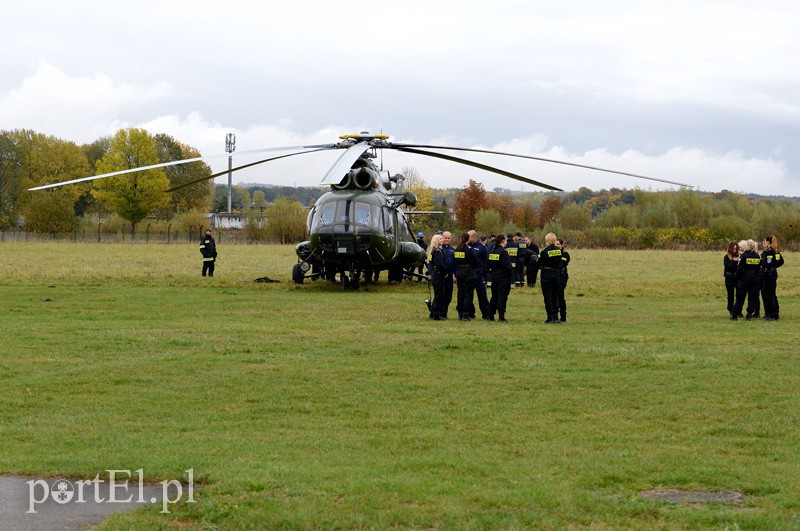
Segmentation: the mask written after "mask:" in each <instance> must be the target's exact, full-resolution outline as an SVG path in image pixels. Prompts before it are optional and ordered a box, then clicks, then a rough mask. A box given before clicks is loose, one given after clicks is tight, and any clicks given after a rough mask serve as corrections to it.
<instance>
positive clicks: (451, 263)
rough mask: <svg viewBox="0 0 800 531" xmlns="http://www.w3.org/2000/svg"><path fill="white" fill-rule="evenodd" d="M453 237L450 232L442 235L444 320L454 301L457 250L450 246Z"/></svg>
mask: <svg viewBox="0 0 800 531" xmlns="http://www.w3.org/2000/svg"><path fill="white" fill-rule="evenodd" d="M452 239H453V235H452V234H451V233H450V231H444V232H443V233H442V254H443V255H444V272H445V277H444V295H443V297H442V319H447V311H448V310H449V309H450V303H451V302H452V301H453V275H454V274H455V272H456V261H455V257H454V256H453V255H454V253H455V249H454V248H453V246H452V245H450V241H451V240H452Z"/></svg>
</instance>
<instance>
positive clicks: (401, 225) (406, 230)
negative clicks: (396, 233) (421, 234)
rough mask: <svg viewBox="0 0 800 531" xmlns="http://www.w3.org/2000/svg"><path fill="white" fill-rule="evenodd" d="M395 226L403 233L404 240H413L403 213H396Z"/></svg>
mask: <svg viewBox="0 0 800 531" xmlns="http://www.w3.org/2000/svg"><path fill="white" fill-rule="evenodd" d="M397 224H398V225H397V226H398V227H399V228H400V231H401V232H402V233H403V239H404V240H411V241H414V240H415V238H414V236H413V235H412V233H411V229H410V228H409V226H408V220H406V216H405V214H403V213H402V212H399V211H398V213H397Z"/></svg>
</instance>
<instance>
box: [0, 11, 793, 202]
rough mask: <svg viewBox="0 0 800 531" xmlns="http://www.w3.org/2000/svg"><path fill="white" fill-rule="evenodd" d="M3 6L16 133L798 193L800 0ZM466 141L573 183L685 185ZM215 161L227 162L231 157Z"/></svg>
mask: <svg viewBox="0 0 800 531" xmlns="http://www.w3.org/2000/svg"><path fill="white" fill-rule="evenodd" d="M273 4H276V5H273ZM3 19H4V22H5V23H4V25H3V26H4V27H3V31H2V32H1V33H0V49H2V50H3V53H2V54H0V71H2V72H3V75H2V76H0V129H6V130H9V129H18V128H25V129H33V130H35V131H37V132H42V133H46V134H52V135H55V136H57V137H59V138H63V139H66V140H72V141H75V142H77V143H85V142H91V141H94V140H96V139H97V138H99V137H101V136H106V135H111V134H113V133H114V132H116V131H117V130H118V129H119V128H121V127H143V128H145V129H147V130H148V131H150V132H151V133H153V134H155V133H167V134H170V135H172V136H173V137H175V138H176V139H177V140H179V141H181V142H184V143H186V144H189V145H191V146H194V147H196V148H198V149H199V150H200V151H201V153H202V154H203V155H211V154H219V153H224V147H225V135H226V134H227V133H229V132H233V133H235V134H236V140H237V152H241V151H245V150H250V149H257V148H262V147H274V146H293V145H298V144H308V143H315V144H316V143H327V142H334V141H336V140H337V137H338V135H340V134H344V133H352V132H358V131H362V130H368V131H371V132H379V131H383V132H384V133H385V134H389V135H391V136H392V140H394V141H397V142H418V143H437V144H441V143H448V144H449V145H457V146H463V147H482V148H486V149H496V150H500V151H513V152H517V153H524V154H529V155H537V156H543V157H549V158H556V159H562V160H567V161H571V162H577V163H582V164H588V165H594V166H601V167H609V168H613V169H618V170H621V171H625V172H631V173H637V174H644V175H650V176H653V177H658V178H663V179H669V180H675V181H680V182H685V183H689V184H692V185H695V186H696V187H697V188H698V189H700V190H704V191H720V190H723V189H728V190H734V191H739V192H755V193H761V194H771V195H778V194H785V195H794V196H800V134H799V133H800V68H798V59H797V57H798V56H799V55H800V31H797V28H800V2H796V1H795V0H786V1H772V0H763V1H758V2H756V1H752V2H750V1H737V0H724V1H722V0H720V1H703V0H691V1H683V0H669V1H663V2H661V1H651V2H644V1H641V2H640V1H620V0H604V1H602V2H599V1H596V0H592V1H556V0H553V1H539V0H520V1H516V0H514V1H512V0H494V1H492V2H489V1H481V2H475V1H471V0H459V1H449V0H447V1H441V0H428V1H425V2H423V1H417V0H410V1H408V0H404V1H400V2H397V1H385V0H382V1H381V0H377V1H376V0H373V1H371V2H360V1H331V0H327V1H324V2H322V1H316V0H310V1H309V0H305V1H303V2H279V3H275V2H255V1H252V2H248V1H241V0H239V1H237V0H228V1H226V2H207V1H203V0H192V1H183V0H180V1H179V0H161V1H158V2H154V1H150V0H137V1H136V2H124V3H119V4H118V3H117V2H109V1H107V0H103V1H100V0H98V1H86V0H71V1H69V2H62V1H60V0H59V1H38V0H29V1H28V2H14V3H9V2H6V3H5V5H4V6H3ZM336 156H338V153H336V152H328V153H324V154H317V155H305V156H303V157H295V158H293V159H289V161H286V162H277V163H273V164H272V165H266V166H264V167H263V169H260V170H257V171H253V170H250V171H248V172H240V174H234V182H242V181H244V182H271V183H276V184H292V185H306V186H310V185H315V184H316V183H318V182H319V180H320V178H321V177H322V175H323V174H324V173H325V171H326V170H327V168H328V166H329V165H330V164H331V163H332V162H333V160H335V158H336ZM459 156H465V157H467V155H463V154H459ZM468 157H469V158H472V159H473V160H477V161H479V162H482V163H485V164H490V165H495V166H499V167H502V168H504V169H507V170H510V171H516V172H518V173H521V174H522V175H525V176H528V177H531V178H533V179H537V180H541V181H545V182H548V183H550V184H554V185H556V186H559V187H561V188H564V189H565V190H575V189H577V188H579V187H580V186H588V187H589V188H592V189H595V190H597V189H600V188H610V187H614V186H616V187H620V188H634V187H640V188H643V189H664V188H670V187H668V186H663V185H658V184H655V183H652V182H650V181H641V180H637V179H633V178H630V177H624V176H619V175H610V174H603V173H596V172H591V171H588V170H568V169H565V168H563V167H560V166H556V165H552V164H545V163H541V162H532V161H529V162H520V161H519V160H515V159H502V158H497V157H494V156H478V155H475V156H473V155H469V156H468ZM253 160H255V159H253V158H252V157H245V156H240V157H237V158H235V159H234V163H235V164H236V163H246V162H252V161H253ZM210 164H211V166H212V168H213V169H214V170H221V169H224V168H226V167H227V161H226V159H225V158H224V157H223V158H222V159H214V160H213V161H211V162H210ZM406 166H411V167H414V168H416V169H417V170H418V171H419V173H420V174H421V175H422V177H423V178H425V180H426V181H427V182H428V183H429V184H430V185H431V186H434V187H437V188H441V187H455V186H458V187H460V186H464V185H465V184H466V181H467V179H470V178H474V179H476V180H478V181H481V182H483V183H484V185H485V186H486V188H487V189H490V190H491V189H492V188H494V187H497V186H500V187H507V188H512V189H516V190H528V191H532V190H537V188H535V187H533V186H529V185H521V184H520V183H517V182H516V181H510V180H508V179H505V178H503V177H500V176H495V175H493V174H487V173H484V172H481V171H479V170H475V169H471V168H467V167H461V166H457V165H454V164H452V163H446V162H442V161H435V160H433V159H428V158H421V157H415V156H409V155H401V154H399V153H397V152H387V153H385V154H384V167H385V168H386V169H389V170H391V171H392V172H393V173H396V172H399V171H400V170H401V169H402V168H403V167H406ZM224 181H225V179H224V178H220V179H218V180H217V182H224ZM672 188H674V187H672Z"/></svg>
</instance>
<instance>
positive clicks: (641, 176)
mask: <svg viewBox="0 0 800 531" xmlns="http://www.w3.org/2000/svg"><path fill="white" fill-rule="evenodd" d="M391 147H393V148H398V149H399V148H428V149H451V150H453V151H472V152H475V153H489V154H492V155H504V156H506V157H518V158H522V159H531V160H539V161H542V162H551V163H553V164H563V165H565V166H575V167H576V168H585V169H587V170H595V171H604V172H607V173H616V174H618V175H627V176H628V177H636V178H637V179H647V180H648V181H656V182H660V183H666V184H674V185H676V186H685V187H687V188H694V186H693V185H691V184H685V183H679V182H676V181H668V180H666V179H658V178H656V177H648V176H646V175H638V174H636V173H628V172H624V171H617V170H609V169H607V168H598V167H597V166H587V165H586V164H578V163H576V162H566V161H564V160H556V159H546V158H544V157H534V156H533V155H520V154H519V153H505V152H502V151H491V150H488V149H475V148H462V147H453V146H428V145H424V144H392V145H391Z"/></svg>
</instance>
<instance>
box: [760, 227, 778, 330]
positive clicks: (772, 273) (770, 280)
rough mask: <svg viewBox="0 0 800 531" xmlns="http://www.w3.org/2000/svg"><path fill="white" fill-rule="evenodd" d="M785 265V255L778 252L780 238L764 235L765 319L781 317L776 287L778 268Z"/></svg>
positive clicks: (762, 292)
mask: <svg viewBox="0 0 800 531" xmlns="http://www.w3.org/2000/svg"><path fill="white" fill-rule="evenodd" d="M782 265H783V256H782V255H781V253H779V252H778V239H777V238H776V237H775V236H773V235H771V234H770V235H769V236H766V237H764V252H763V253H761V298H762V299H763V300H764V320H765V321H777V320H778V319H780V306H779V305H778V296H777V294H776V288H777V285H778V268H779V267H781V266H782Z"/></svg>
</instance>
